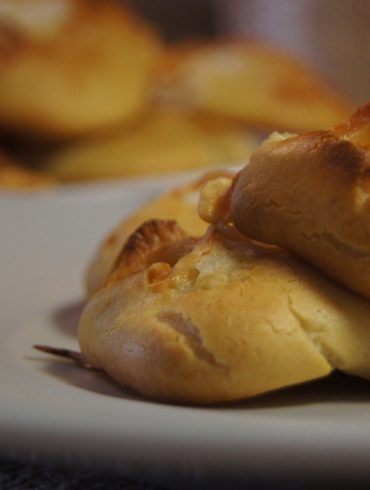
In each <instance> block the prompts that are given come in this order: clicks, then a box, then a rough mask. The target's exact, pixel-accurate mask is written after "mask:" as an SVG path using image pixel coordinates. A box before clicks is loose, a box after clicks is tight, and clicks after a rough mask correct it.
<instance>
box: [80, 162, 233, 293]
mask: <svg viewBox="0 0 370 490" xmlns="http://www.w3.org/2000/svg"><path fill="white" fill-rule="evenodd" d="M227 175H230V174H228V173H227V172H222V171H214V172H207V173H206V174H204V175H203V176H202V177H200V178H198V179H195V180H194V181H192V182H189V183H188V184H186V185H182V186H180V187H178V188H176V189H173V190H171V191H168V192H166V193H164V194H162V195H160V196H158V197H157V198H154V199H152V200H151V201H149V202H147V203H145V204H144V205H142V206H140V207H139V208H138V209H137V210H135V211H134V212H133V213H132V214H130V215H129V216H127V217H125V218H124V219H123V220H122V221H121V222H120V223H118V225H117V226H116V227H115V228H114V230H112V231H111V233H110V234H109V235H108V237H107V238H105V239H104V240H103V242H102V243H101V244H100V245H99V247H98V249H97V251H96V253H95V255H94V257H93V258H92V259H91V261H90V263H89V265H88V268H87V271H86V277H85V284H86V292H87V296H91V295H92V294H93V293H94V292H95V291H96V290H97V289H99V288H100V287H101V286H102V285H103V283H104V281H105V279H106V277H107V276H108V274H109V272H110V271H111V269H112V268H113V265H114V263H115V261H116V259H117V257H118V255H119V253H120V251H121V249H122V247H123V245H124V243H125V241H126V239H127V238H128V237H129V236H130V235H131V233H133V232H134V231H135V230H136V228H138V227H139V226H140V225H141V224H142V223H143V222H144V221H147V220H149V219H155V218H157V219H174V220H176V221H178V223H179V224H180V225H181V226H182V228H184V230H185V231H187V232H189V233H192V234H193V235H202V234H203V233H204V232H205V230H206V228H207V223H206V222H205V221H203V220H202V219H201V218H200V217H199V215H198V213H197V203H198V196H199V190H200V188H201V187H202V186H203V185H204V184H205V183H206V182H208V181H209V180H213V179H214V178H216V177H220V176H224V177H226V176H227Z"/></svg>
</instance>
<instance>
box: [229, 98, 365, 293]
mask: <svg viewBox="0 0 370 490" xmlns="http://www.w3.org/2000/svg"><path fill="white" fill-rule="evenodd" d="M369 192H370V104H367V105H365V106H364V107H362V108H360V109H359V110H358V111H357V112H356V113H355V114H354V115H353V117H352V118H351V119H350V120H349V121H348V123H346V124H343V125H341V126H338V127H335V128H334V129H332V130H328V131H316V132H312V133H307V134H304V135H301V136H290V137H284V136H283V137H279V136H278V135H277V136H273V137H271V138H270V139H268V140H267V141H266V142H265V143H264V144H263V145H262V146H261V147H260V148H259V149H258V150H257V151H256V152H255V153H254V154H253V156H252V158H251V161H250V164H249V165H247V166H246V167H245V168H244V169H243V170H242V171H241V172H240V173H239V174H238V175H237V176H236V178H235V181H234V182H233V185H232V188H231V191H230V194H229V199H230V210H229V212H230V219H231V220H232V221H233V222H234V223H235V225H236V227H237V228H238V229H239V230H240V231H241V232H242V233H244V234H245V235H247V236H249V237H251V238H254V239H257V240H261V241H263V242H266V243H273V244H276V245H279V246H281V247H283V248H285V249H287V250H289V251H291V252H294V253H295V254H297V255H299V256H301V257H303V258H305V259H306V260H308V261H309V262H311V263H312V264H314V265H315V266H316V267H317V268H318V269H320V270H321V271H323V272H325V273H326V274H327V275H328V276H330V277H331V278H333V279H334V280H336V281H338V282H339V283H341V284H342V285H344V286H347V287H348V288H350V289H352V290H353V291H355V292H357V293H360V294H362V295H364V296H366V297H367V298H368V299H370V200H369V197H370V194H369Z"/></svg>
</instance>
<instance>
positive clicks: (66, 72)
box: [0, 0, 161, 138]
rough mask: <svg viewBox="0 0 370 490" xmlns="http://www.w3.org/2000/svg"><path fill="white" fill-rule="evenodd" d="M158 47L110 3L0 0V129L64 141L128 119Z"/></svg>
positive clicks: (141, 98)
mask: <svg viewBox="0 0 370 490" xmlns="http://www.w3.org/2000/svg"><path fill="white" fill-rule="evenodd" d="M160 45H161V43H160V41H159V38H158V35H157V33H156V32H154V31H153V30H152V29H151V28H149V27H148V26H147V25H146V24H145V23H144V22H143V21H142V20H140V19H138V18H136V16H135V15H133V14H132V13H131V11H128V10H126V9H125V8H123V7H122V6H120V4H119V3H117V2H113V1H110V0H108V1H104V2H103V1H99V0H16V1H14V0H2V1H1V2H0V127H1V128H2V129H3V130H4V131H6V132H9V133H11V132H15V133H22V134H28V135H36V136H39V137H46V138H49V137H50V138H58V137H61V138H65V137H72V136H77V135H82V134H87V133H91V132H94V131H96V130H100V129H102V128H105V127H107V126H111V125H115V124H117V123H122V121H126V120H128V119H130V118H132V117H133V116H134V115H136V114H137V113H138V112H140V111H141V110H143V109H144V108H145V106H146V104H147V101H148V97H149V92H150V86H151V83H152V72H153V68H154V65H155V63H156V62H157V58H158V56H159V52H160Z"/></svg>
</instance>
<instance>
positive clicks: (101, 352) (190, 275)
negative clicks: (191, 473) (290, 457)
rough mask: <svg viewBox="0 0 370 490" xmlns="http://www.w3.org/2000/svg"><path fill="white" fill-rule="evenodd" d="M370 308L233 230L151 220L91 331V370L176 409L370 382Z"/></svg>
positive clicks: (91, 316) (101, 299) (84, 334)
mask: <svg viewBox="0 0 370 490" xmlns="http://www.w3.org/2000/svg"><path fill="white" fill-rule="evenodd" d="M369 318H370V305H369V303H368V302H367V301H365V300H363V299H361V298H360V297H358V296H356V295H355V294H353V293H351V292H349V291H347V290H345V289H342V288H340V287H338V286H336V285H335V284H334V283H332V282H331V281H330V280H328V279H326V278H325V276H323V275H321V274H320V273H318V272H316V271H315V270H314V269H313V268H311V267H310V266H309V265H306V264H305V263H304V262H303V261H300V260H299V259H295V258H293V257H292V256H290V255H289V254H288V253H287V252H284V251H283V250H281V249H279V248H277V247H271V246H265V245H262V244H257V243H253V242H252V241H250V240H248V239H246V238H243V237H242V236H241V235H240V234H238V233H237V232H235V230H233V228H232V227H231V228H230V227H222V226H221V227H216V228H211V229H210V230H209V232H208V233H207V234H206V235H205V236H204V237H203V238H201V239H194V238H191V237H190V236H189V235H187V234H186V233H185V232H184V231H183V230H181V228H179V227H178V225H177V224H176V223H175V222H171V221H149V222H146V223H145V224H143V225H142V226H141V227H140V228H139V229H138V230H137V231H136V232H135V233H134V234H133V235H131V237H130V238H129V239H128V241H127V242H126V245H125V247H124V249H123V251H122V253H121V254H120V259H119V260H118V261H117V263H116V268H115V269H114V270H113V271H112V273H111V274H110V276H109V277H108V280H107V281H106V283H105V285H104V287H103V288H101V289H100V290H99V291H97V293H96V294H95V295H94V296H92V298H91V299H90V300H89V301H88V303H87V304H86V307H85V309H84V311H83V313H82V316H81V320H80V324H79V342H80V346H81V351H82V355H83V357H84V359H85V361H86V362H87V363H88V364H89V365H92V366H94V367H97V368H100V369H103V370H105V371H106V372H107V373H108V374H109V375H110V376H112V377H113V378H114V379H115V380H116V381H118V382H119V383H120V384H122V385H123V386H129V387H131V388H134V389H135V390H137V391H138V392H140V393H143V394H144V395H147V396H150V397H153V398H157V399H163V400H167V401H171V402H185V403H196V404H204V403H215V402H223V401H229V400H236V399H240V398H246V397H250V396H255V395H258V394H261V393H265V392H268V391H271V390H276V389H279V388H283V387H286V386H291V385H295V384H298V383H302V382H305V381H310V380H313V379H317V378H320V377H322V376H326V375H328V374H329V373H331V372H332V371H333V370H335V369H340V370H343V371H345V372H348V373H352V374H356V375H358V376H362V377H365V378H367V379H370V344H369V342H368V340H369V334H370V321H369Z"/></svg>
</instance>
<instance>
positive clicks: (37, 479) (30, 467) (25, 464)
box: [0, 457, 370, 490]
mask: <svg viewBox="0 0 370 490" xmlns="http://www.w3.org/2000/svg"><path fill="white" fill-rule="evenodd" d="M369 473H370V470H369ZM193 488H194V489H197V490H198V489H202V490H208V489H212V490H218V489H225V490H280V489H284V490H311V489H312V490H313V489H314V490H318V489H325V490H343V489H351V490H360V489H361V490H362V489H369V488H370V479H369V481H366V482H365V481H359V480H358V479H357V478H356V475H353V477H352V478H351V479H350V480H348V481H336V482H334V481H322V480H320V479H318V478H317V477H315V476H314V475H313V477H312V479H309V480H307V478H299V476H298V477H296V478H295V479H294V480H289V479H284V478H283V479H281V480H279V481H276V480H274V481H269V480H268V478H267V479H266V478H262V479H258V478H248V476H247V475H246V478H245V479H244V480H243V481H234V482H230V481H223V482H221V481H219V480H218V481H212V479H211V478H210V479H209V480H208V481H203V482H198V483H196V482H193V483H192V482H191V481H190V480H189V482H184V481H182V482H176V481H170V482H165V483H163V484H162V483H153V482H151V481H148V480H147V479H146V478H145V477H143V478H141V477H136V478H132V477H127V476H125V475H124V474H121V473H120V472H119V471H112V470H104V471H103V470H101V469H100V470H99V469H97V468H91V467H90V468H86V467H76V466H71V465H65V464H64V465H63V466H62V465H61V464H60V463H59V464H56V463H55V462H54V463H50V462H49V463H44V462H40V461H32V460H30V459H28V460H27V459H22V460H17V459H14V458H9V457H5V458H4V457H3V458H2V459H0V490H104V489H107V490H184V489H193Z"/></svg>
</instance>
